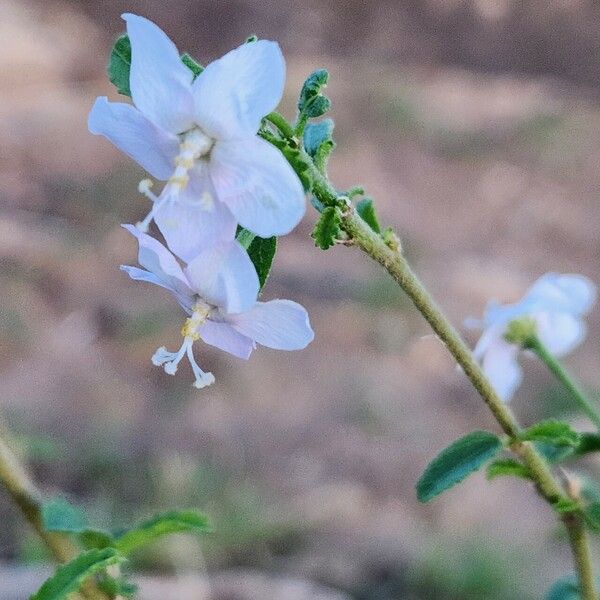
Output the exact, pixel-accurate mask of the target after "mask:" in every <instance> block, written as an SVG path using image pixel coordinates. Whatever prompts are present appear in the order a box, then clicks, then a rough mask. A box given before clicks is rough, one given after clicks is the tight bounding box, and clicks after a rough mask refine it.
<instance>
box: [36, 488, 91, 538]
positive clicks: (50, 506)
mask: <svg viewBox="0 0 600 600" xmlns="http://www.w3.org/2000/svg"><path fill="white" fill-rule="evenodd" d="M41 512H42V523H43V524H44V528H45V529H47V530H48V531H62V532H65V533H79V532H81V531H83V530H84V529H85V528H86V527H87V519H86V516H85V514H84V512H83V511H81V510H79V509H78V508H76V507H75V506H73V505H72V504H70V503H69V502H68V501H67V500H65V499H64V498H61V497H58V498H52V499H51V500H49V501H48V502H44V504H42V511H41Z"/></svg>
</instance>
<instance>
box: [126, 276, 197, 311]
mask: <svg viewBox="0 0 600 600" xmlns="http://www.w3.org/2000/svg"><path fill="white" fill-rule="evenodd" d="M121 271H123V272H124V273H127V275H129V277H131V279H133V280H134V281H146V282H147V283H153V284H154V285H158V286H160V287H162V288H165V289H167V290H169V292H171V293H172V294H173V296H175V298H176V299H177V302H179V304H180V305H181V307H182V308H183V310H185V311H186V312H187V313H188V314H190V315H191V314H192V306H193V304H194V298H193V296H192V295H189V294H188V295H183V294H182V293H181V292H180V291H179V290H176V289H174V288H173V287H171V286H170V285H169V284H168V283H167V282H166V281H163V280H162V279H160V278H159V277H157V276H156V275H155V274H154V273H151V272H150V271H144V269H139V268H138V267H130V266H129V265H121Z"/></svg>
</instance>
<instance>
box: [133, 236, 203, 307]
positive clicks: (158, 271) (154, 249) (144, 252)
mask: <svg viewBox="0 0 600 600" xmlns="http://www.w3.org/2000/svg"><path fill="white" fill-rule="evenodd" d="M123 227H124V228H125V229H126V230H127V231H129V233H131V235H133V236H134V237H135V238H136V239H137V241H138V243H139V252H138V262H139V263H140V265H142V267H144V268H145V269H147V270H148V271H150V272H151V273H154V275H156V277H157V278H158V279H159V280H160V281H162V282H163V284H164V287H166V288H167V289H170V290H173V291H175V292H176V293H177V294H180V295H181V296H184V297H191V296H193V295H194V292H193V290H192V288H191V286H190V284H189V283H188V280H187V278H186V276H185V275H184V273H183V271H182V270H181V267H180V266H179V263H178V262H177V260H176V259H175V257H174V256H173V255H172V254H171V253H170V252H169V251H168V250H167V249H166V248H165V247H164V246H163V245H162V244H161V243H160V242H159V241H157V240H155V239H154V238H153V237H150V236H149V235H147V234H145V233H142V232H141V231H140V230H139V229H137V227H134V226H133V225H123Z"/></svg>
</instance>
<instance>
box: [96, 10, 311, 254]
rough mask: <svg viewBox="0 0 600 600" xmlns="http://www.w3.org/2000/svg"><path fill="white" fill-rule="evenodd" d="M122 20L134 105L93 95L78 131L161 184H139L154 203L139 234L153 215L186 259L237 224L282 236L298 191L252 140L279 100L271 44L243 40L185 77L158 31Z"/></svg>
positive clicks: (275, 156)
mask: <svg viewBox="0 0 600 600" xmlns="http://www.w3.org/2000/svg"><path fill="white" fill-rule="evenodd" d="M123 18H124V19H125V21H126V23H127V33H128V35H129V39H130V41H131V71H130V81H129V83H130V89H131V97H132V100H133V104H134V105H131V104H125V103H116V102H108V100H107V98H106V97H100V98H98V99H97V100H96V103H95V104H94V106H93V108H92V110H91V112H90V115H89V120H88V126H89V129H90V131H91V132H92V133H95V134H101V135H104V136H105V137H107V138H108V139H109V140H110V141H111V142H112V143H113V144H115V146H117V147H118V148H120V149H121V150H122V151H123V152H125V153H126V154H128V155H129V156H130V157H131V158H133V159H134V160H135V161H137V162H138V163H139V164H140V165H141V166H142V167H144V169H146V170H147V171H148V172H149V173H150V174H151V175H152V176H153V177H155V178H156V179H159V180H162V181H166V182H167V184H166V185H165V187H164V189H163V191H162V193H161V194H160V195H159V196H158V197H157V196H155V195H154V194H152V193H151V192H150V190H149V188H150V185H151V182H148V181H144V182H142V183H141V185H140V191H142V192H143V193H145V194H146V195H148V196H149V197H150V198H151V199H152V200H153V202H154V206H153V208H152V210H151V211H150V214H149V215H148V217H146V219H144V221H142V223H141V224H140V225H141V229H142V230H143V229H145V228H147V225H148V224H149V222H150V220H151V219H152V218H154V220H155V221H156V223H157V225H158V227H159V228H160V230H161V233H162V234H163V235H164V237H165V239H166V240H167V243H168V244H169V246H170V247H171V249H173V250H175V251H177V253H178V254H179V255H185V256H189V257H192V256H195V255H196V254H197V253H198V251H199V250H200V249H202V248H204V247H207V246H209V245H211V244H212V243H214V242H217V241H220V240H224V239H233V237H234V235H235V230H236V225H237V223H239V224H241V225H242V226H243V227H246V228H247V229H249V230H250V231H252V232H253V233H255V234H256V235H259V236H261V237H270V236H273V235H283V234H286V233H289V232H290V231H291V230H292V229H293V228H294V227H295V226H296V225H297V224H298V222H299V221H300V219H301V218H302V216H303V214H304V211H305V201H304V191H303V189H302V185H301V183H300V181H299V179H298V177H297V175H296V173H295V172H294V171H293V169H292V168H291V167H290V165H289V164H288V162H287V161H286V160H285V158H284V157H283V155H282V154H281V153H280V152H279V150H277V149H276V148H274V147H273V146H272V145H271V144H269V143H267V142H265V141H264V140H263V139H261V138H259V137H258V136H257V132H258V128H259V126H260V123H261V119H262V118H263V117H264V116H266V115H267V114H268V113H270V112H271V111H272V110H273V109H274V108H275V107H276V106H277V104H279V101H280V100H281V96H282V94H283V86H284V81H285V62H284V59H283V56H282V54H281V50H280V48H279V45H278V44H277V43H275V42H272V41H267V40H259V41H256V42H251V43H246V44H243V45H242V46H240V47H239V48H236V49H235V50H232V51H231V52H229V53H228V54H226V55H225V56H223V57H222V58H220V59H218V60H215V61H214V62H212V63H210V64H209V65H208V66H207V67H206V68H205V69H204V71H202V73H200V75H198V77H196V78H195V79H194V75H193V73H192V72H191V70H190V69H189V68H188V67H187V66H186V65H185V64H184V63H183V62H182V61H181V58H180V55H179V52H178V51H177V48H176V47H175V45H174V44H173V42H172V41H171V40H170V39H169V38H168V37H167V36H166V34H165V33H164V32H163V31H162V30H161V29H160V28H159V27H158V26H156V25H155V24H154V23H152V22H151V21H149V20H148V19H145V18H143V17H139V16H137V15H133V14H124V15H123ZM188 233H193V235H188Z"/></svg>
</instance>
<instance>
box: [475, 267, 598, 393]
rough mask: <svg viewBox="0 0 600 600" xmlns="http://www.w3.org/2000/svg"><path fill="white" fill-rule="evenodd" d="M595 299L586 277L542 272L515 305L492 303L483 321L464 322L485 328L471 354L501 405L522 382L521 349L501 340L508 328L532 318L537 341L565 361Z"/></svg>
mask: <svg viewBox="0 0 600 600" xmlns="http://www.w3.org/2000/svg"><path fill="white" fill-rule="evenodd" d="M595 300H596V286H595V285H594V284H593V283H592V282H591V281H590V280H589V279H587V277H583V276H582V275H559V274H557V273H547V274H546V275H543V276H542V277H540V278H539V279H538V280H537V281H536V282H535V283H534V284H533V285H532V286H531V287H530V288H529V289H528V290H527V292H526V294H525V296H524V297H523V298H522V299H521V300H520V301H519V302H516V303H515V304H506V305H500V304H498V303H497V302H494V301H492V302H490V303H489V304H488V306H487V308H486V311H485V314H484V317H483V320H482V321H473V320H469V324H473V325H477V326H480V327H483V329H484V331H483V334H482V336H481V338H480V339H479V342H478V343H477V346H476V347H475V350H474V352H473V354H474V356H475V358H476V359H477V360H479V361H481V363H482V366H483V370H484V371H485V374H486V375H487V376H488V378H489V379H490V381H491V382H492V385H493V386H494V388H495V389H496V391H497V392H498V394H499V396H500V397H501V398H502V399H503V400H504V401H505V402H507V401H508V400H510V399H511V398H512V396H513V394H514V393H515V391H516V389H517V388H518V387H519V385H520V383H521V381H522V379H523V373H522V370H521V366H520V365H519V362H518V355H519V350H520V347H519V346H518V345H517V344H514V343H510V342H509V341H507V339H506V334H507V331H508V328H509V325H510V324H511V323H512V322H514V321H517V320H521V319H524V318H527V319H531V321H532V324H533V325H534V327H535V333H536V335H537V337H538V338H539V340H540V341H541V342H542V344H543V345H544V346H545V347H546V348H547V349H548V351H549V352H550V353H552V354H553V355H554V356H557V357H560V356H564V355H566V354H568V353H569V352H571V351H572V350H573V349H574V348H576V347H577V346H578V345H579V344H580V343H581V342H582V341H583V340H584V338H585V335H586V331H587V328H586V324H585V321H584V319H583V317H584V316H585V315H586V314H587V313H588V312H589V311H590V309H591V307H592V305H593V304H594V301H595Z"/></svg>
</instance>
